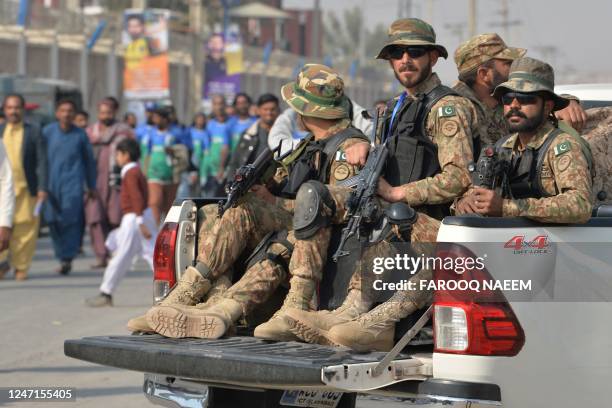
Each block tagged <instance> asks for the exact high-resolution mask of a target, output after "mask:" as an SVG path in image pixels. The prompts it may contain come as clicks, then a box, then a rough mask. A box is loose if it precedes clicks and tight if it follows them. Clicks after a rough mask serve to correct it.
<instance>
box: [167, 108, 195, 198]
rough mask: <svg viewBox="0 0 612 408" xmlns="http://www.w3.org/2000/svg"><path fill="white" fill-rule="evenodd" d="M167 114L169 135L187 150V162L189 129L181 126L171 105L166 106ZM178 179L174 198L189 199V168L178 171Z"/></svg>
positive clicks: (189, 152)
mask: <svg viewBox="0 0 612 408" xmlns="http://www.w3.org/2000/svg"><path fill="white" fill-rule="evenodd" d="M167 109H168V112H169V113H170V126H169V128H168V129H169V130H170V133H172V134H173V135H174V137H175V138H176V141H177V143H180V144H182V145H183V146H185V147H186V148H187V152H188V157H186V158H185V159H186V160H189V157H191V152H192V151H193V143H192V140H191V132H190V129H189V127H187V126H184V125H182V124H181V123H180V122H179V120H178V117H177V115H176V109H175V108H174V106H173V105H170V106H168V108H167ZM178 177H179V180H178V181H179V185H178V189H177V192H176V198H186V197H189V196H190V195H191V194H190V183H189V167H188V166H187V167H185V169H184V170H183V171H180V173H179V174H178Z"/></svg>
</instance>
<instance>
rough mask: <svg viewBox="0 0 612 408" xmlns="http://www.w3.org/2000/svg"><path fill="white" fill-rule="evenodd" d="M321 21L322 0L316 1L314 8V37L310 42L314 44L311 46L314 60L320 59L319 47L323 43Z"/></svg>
mask: <svg viewBox="0 0 612 408" xmlns="http://www.w3.org/2000/svg"><path fill="white" fill-rule="evenodd" d="M320 20H321V0H314V8H313V10H312V33H311V34H312V35H311V37H310V41H311V42H312V44H311V45H310V46H311V48H312V52H311V54H312V58H314V59H318V58H319V45H320V43H321V41H320V37H319V35H320V33H321V27H320V24H319V23H320Z"/></svg>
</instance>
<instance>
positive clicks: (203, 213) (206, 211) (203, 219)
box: [127, 204, 232, 333]
mask: <svg viewBox="0 0 612 408" xmlns="http://www.w3.org/2000/svg"><path fill="white" fill-rule="evenodd" d="M218 210H219V206H218V205H217V204H209V205H205V206H204V207H202V208H200V209H199V210H198V224H200V227H199V228H200V229H199V231H198V253H200V252H202V250H203V248H202V247H203V245H204V238H205V237H206V236H207V235H208V234H210V231H211V230H212V228H213V227H214V225H215V222H216V221H217V214H218ZM231 277H232V270H231V269H230V270H228V271H227V272H226V273H225V274H224V275H221V276H220V277H219V278H218V279H216V280H214V281H213V283H212V287H211V288H210V290H209V291H208V293H207V294H206V295H204V297H203V299H202V301H203V302H204V303H201V304H199V306H202V305H204V304H206V305H211V304H212V303H214V302H215V301H216V300H218V299H219V296H220V295H221V294H222V293H224V292H225V291H226V290H227V289H228V288H229V287H230V286H232V282H231ZM127 329H128V330H129V331H130V332H132V333H154V332H155V330H153V328H152V327H150V326H149V324H148V323H147V319H146V316H145V315H142V316H138V317H135V318H133V319H130V320H129V321H128V323H127Z"/></svg>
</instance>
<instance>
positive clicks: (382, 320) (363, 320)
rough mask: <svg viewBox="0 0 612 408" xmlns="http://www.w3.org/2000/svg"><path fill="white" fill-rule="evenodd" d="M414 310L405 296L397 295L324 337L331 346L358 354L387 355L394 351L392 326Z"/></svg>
mask: <svg viewBox="0 0 612 408" xmlns="http://www.w3.org/2000/svg"><path fill="white" fill-rule="evenodd" d="M417 309H418V307H417V305H416V304H415V303H414V302H413V301H412V300H411V299H409V298H408V296H407V294H406V292H396V293H395V294H394V295H393V296H392V297H391V299H389V300H387V301H386V302H385V303H382V304H380V305H378V306H377V307H375V308H374V309H372V310H371V311H369V312H368V313H365V314H363V315H361V316H360V317H358V318H357V319H355V320H352V321H350V322H348V323H344V324H341V325H339V326H335V327H332V328H331V329H330V330H329V332H328V333H327V335H326V336H325V337H326V339H327V340H328V341H329V343H330V344H334V345H337V346H345V347H350V348H352V349H353V350H356V351H360V352H365V351H374V350H376V351H389V350H391V349H392V348H393V343H394V342H393V337H394V335H395V323H397V322H398V321H399V320H400V319H403V318H404V317H406V316H408V315H410V314H412V313H414V312H415V311H416V310H417Z"/></svg>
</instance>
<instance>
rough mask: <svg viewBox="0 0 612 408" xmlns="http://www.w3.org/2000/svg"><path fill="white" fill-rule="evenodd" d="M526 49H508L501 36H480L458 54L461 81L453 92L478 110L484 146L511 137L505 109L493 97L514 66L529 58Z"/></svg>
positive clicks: (465, 45)
mask: <svg viewBox="0 0 612 408" xmlns="http://www.w3.org/2000/svg"><path fill="white" fill-rule="evenodd" d="M526 52H527V51H526V50H525V49H523V48H514V47H508V46H507V45H506V43H505V42H504V40H502V39H501V37H500V36H499V35H497V34H494V33H493V34H480V35H477V36H475V37H473V38H471V39H469V40H468V41H466V42H464V43H463V44H461V45H460V46H459V47H458V48H457V50H456V51H455V63H456V64H457V70H458V71H459V81H457V83H456V84H455V85H454V86H453V89H454V90H455V91H457V92H458V93H459V94H460V95H462V96H464V97H466V98H468V99H469V100H470V101H472V102H473V103H474V105H475V106H476V110H477V112H478V115H479V118H478V119H479V122H480V123H481V124H482V125H483V126H484V128H483V130H482V131H481V132H480V135H481V143H482V144H483V145H484V144H494V143H495V142H497V141H498V140H499V139H501V138H502V137H503V136H505V135H507V134H508V131H507V124H506V120H505V118H504V113H503V108H502V106H501V105H500V103H499V101H498V100H497V99H496V98H494V97H493V96H492V95H491V94H492V93H493V90H494V89H495V87H496V86H497V85H499V84H501V83H502V82H504V81H506V80H507V79H508V73H509V71H510V64H512V61H514V60H515V59H516V58H520V57H522V56H524V55H525V53H526Z"/></svg>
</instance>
